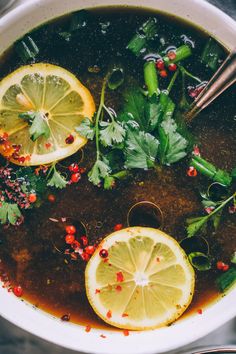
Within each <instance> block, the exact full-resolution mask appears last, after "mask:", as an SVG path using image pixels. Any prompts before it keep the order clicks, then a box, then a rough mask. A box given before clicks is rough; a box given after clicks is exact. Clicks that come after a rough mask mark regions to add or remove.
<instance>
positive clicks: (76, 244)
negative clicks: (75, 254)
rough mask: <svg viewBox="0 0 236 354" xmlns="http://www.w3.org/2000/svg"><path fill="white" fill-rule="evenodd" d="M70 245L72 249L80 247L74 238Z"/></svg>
mask: <svg viewBox="0 0 236 354" xmlns="http://www.w3.org/2000/svg"><path fill="white" fill-rule="evenodd" d="M71 247H72V248H73V249H74V250H77V248H80V243H79V241H77V240H74V241H73V242H72V244H71Z"/></svg>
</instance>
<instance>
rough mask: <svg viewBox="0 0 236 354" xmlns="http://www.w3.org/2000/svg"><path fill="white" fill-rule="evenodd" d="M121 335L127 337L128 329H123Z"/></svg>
mask: <svg viewBox="0 0 236 354" xmlns="http://www.w3.org/2000/svg"><path fill="white" fill-rule="evenodd" d="M123 334H124V336H125V337H127V336H129V331H128V329H124V330H123Z"/></svg>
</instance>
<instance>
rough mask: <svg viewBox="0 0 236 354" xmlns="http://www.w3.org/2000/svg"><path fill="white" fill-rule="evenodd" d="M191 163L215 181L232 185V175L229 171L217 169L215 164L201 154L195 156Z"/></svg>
mask: <svg viewBox="0 0 236 354" xmlns="http://www.w3.org/2000/svg"><path fill="white" fill-rule="evenodd" d="M190 165H191V166H193V167H195V168H196V170H197V171H199V172H200V173H202V174H203V175H204V176H207V177H209V178H210V179H212V180H213V181H214V182H218V183H221V184H223V185H224V186H230V184H231V182H232V177H231V176H230V175H229V173H228V172H226V171H224V170H221V169H217V168H216V167H215V166H214V165H213V164H211V163H210V162H208V161H206V160H205V159H203V158H202V157H200V156H193V157H192V160H191V162H190Z"/></svg>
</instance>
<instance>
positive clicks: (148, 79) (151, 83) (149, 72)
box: [144, 61, 158, 97]
mask: <svg viewBox="0 0 236 354" xmlns="http://www.w3.org/2000/svg"><path fill="white" fill-rule="evenodd" d="M144 81H145V84H146V86H147V89H148V95H149V96H150V97H152V96H153V95H154V94H156V95H157V94H158V79H157V70H156V64H155V62H154V61H147V62H146V63H145V64H144Z"/></svg>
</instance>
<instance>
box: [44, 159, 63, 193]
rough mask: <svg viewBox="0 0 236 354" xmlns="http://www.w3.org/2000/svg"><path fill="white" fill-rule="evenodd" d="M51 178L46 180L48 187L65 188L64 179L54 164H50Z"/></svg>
mask: <svg viewBox="0 0 236 354" xmlns="http://www.w3.org/2000/svg"><path fill="white" fill-rule="evenodd" d="M51 173H52V176H51V178H50V179H49V180H48V182H47V186H49V187H55V188H59V189H62V188H65V187H66V185H67V181H66V179H65V178H64V177H63V176H62V175H61V174H60V172H58V171H57V169H56V166H55V164H53V165H52V167H51V170H50V171H49V176H50V175H51Z"/></svg>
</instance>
